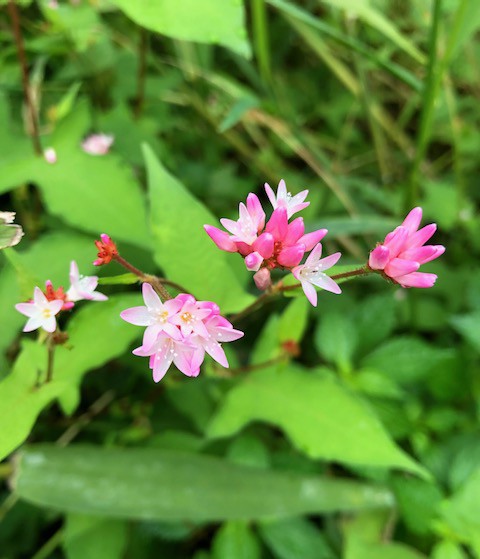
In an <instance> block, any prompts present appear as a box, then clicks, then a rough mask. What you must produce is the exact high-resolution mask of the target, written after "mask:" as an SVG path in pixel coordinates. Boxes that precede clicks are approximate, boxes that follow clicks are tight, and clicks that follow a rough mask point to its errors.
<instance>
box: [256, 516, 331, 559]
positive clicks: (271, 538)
mask: <svg viewBox="0 0 480 559" xmlns="http://www.w3.org/2000/svg"><path fill="white" fill-rule="evenodd" d="M258 529H259V532H260V536H261V537H262V539H263V540H264V542H265V543H266V545H267V546H268V547H269V549H270V550H271V552H272V553H273V554H274V556H275V557H277V558H278V559H300V558H301V559H335V555H334V553H333V552H332V550H331V549H330V547H329V545H328V544H327V541H326V539H325V536H324V535H323V534H322V532H321V531H320V530H319V529H318V528H317V527H316V526H315V524H313V522H310V521H309V520H307V519H306V518H301V517H296V518H288V519H285V520H276V521H264V522H261V523H260V524H259V526H258Z"/></svg>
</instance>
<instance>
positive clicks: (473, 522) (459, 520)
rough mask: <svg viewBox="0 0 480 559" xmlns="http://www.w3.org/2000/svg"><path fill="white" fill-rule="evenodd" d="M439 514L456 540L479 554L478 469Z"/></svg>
mask: <svg viewBox="0 0 480 559" xmlns="http://www.w3.org/2000/svg"><path fill="white" fill-rule="evenodd" d="M441 512H442V517H443V519H444V520H445V522H446V523H447V524H448V526H449V528H450V529H451V530H453V532H454V533H455V534H456V536H457V538H459V539H461V541H463V542H464V543H468V544H469V545H471V546H472V548H473V549H474V550H475V552H476V553H477V554H480V468H479V469H477V470H476V471H475V472H473V474H472V475H471V476H470V477H469V478H468V479H467V481H466V482H465V483H464V484H463V485H462V486H461V487H460V489H459V490H458V491H457V492H456V493H454V495H453V496H452V497H451V498H450V499H449V500H448V501H446V502H444V503H443V507H442V511H441Z"/></svg>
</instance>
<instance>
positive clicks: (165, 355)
mask: <svg viewBox="0 0 480 559" xmlns="http://www.w3.org/2000/svg"><path fill="white" fill-rule="evenodd" d="M170 349H171V348H170V344H165V345H164V346H163V347H162V348H161V350H160V351H158V352H157V353H156V354H155V358H154V361H153V380H154V382H160V381H161V380H162V378H163V377H164V376H165V374H166V372H167V371H168V369H169V368H170V365H171V364H172V361H173V353H172V352H171V351H170Z"/></svg>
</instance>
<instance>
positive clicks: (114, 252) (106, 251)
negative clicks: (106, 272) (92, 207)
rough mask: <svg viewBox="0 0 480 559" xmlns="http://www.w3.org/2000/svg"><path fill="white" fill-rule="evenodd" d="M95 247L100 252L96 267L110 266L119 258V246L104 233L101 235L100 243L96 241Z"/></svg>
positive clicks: (95, 261) (94, 263)
mask: <svg viewBox="0 0 480 559" xmlns="http://www.w3.org/2000/svg"><path fill="white" fill-rule="evenodd" d="M95 246H96V247H97V250H98V254H97V256H98V258H97V259H96V260H94V262H93V265H94V266H103V264H109V263H110V262H111V261H112V260H113V259H114V258H116V257H117V256H118V249H117V245H116V244H115V243H114V242H113V241H112V239H111V238H110V237H109V236H108V235H106V234H105V233H102V234H101V235H100V240H99V241H95Z"/></svg>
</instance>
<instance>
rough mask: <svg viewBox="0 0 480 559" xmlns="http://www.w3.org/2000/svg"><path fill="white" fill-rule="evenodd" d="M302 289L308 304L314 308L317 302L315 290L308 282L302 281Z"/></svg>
mask: <svg viewBox="0 0 480 559" xmlns="http://www.w3.org/2000/svg"><path fill="white" fill-rule="evenodd" d="M302 289H303V292H304V293H305V295H306V296H307V299H308V300H309V301H310V303H311V304H312V305H313V306H314V307H316V306H317V300H318V295H317V290H316V289H315V288H314V287H313V285H312V284H311V283H309V282H308V281H302Z"/></svg>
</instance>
